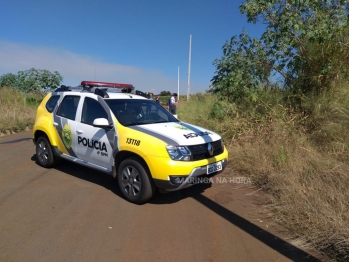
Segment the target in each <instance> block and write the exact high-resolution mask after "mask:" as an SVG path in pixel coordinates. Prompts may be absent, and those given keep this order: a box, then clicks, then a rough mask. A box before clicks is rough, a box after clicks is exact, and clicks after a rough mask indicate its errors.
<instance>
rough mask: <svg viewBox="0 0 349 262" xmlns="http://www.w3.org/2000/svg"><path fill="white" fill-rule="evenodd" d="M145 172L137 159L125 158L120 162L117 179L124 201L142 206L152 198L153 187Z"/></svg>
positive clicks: (145, 169)
mask: <svg viewBox="0 0 349 262" xmlns="http://www.w3.org/2000/svg"><path fill="white" fill-rule="evenodd" d="M147 170H148V169H147V168H145V167H144V164H143V163H142V162H141V161H139V160H138V158H137V157H131V158H127V159H125V160H123V161H122V162H121V164H120V165H119V168H118V175H117V179H118V184H119V188H120V190H121V193H122V194H123V196H124V197H125V199H127V200H128V201H130V202H132V203H135V204H143V203H145V202H147V201H148V200H149V199H150V198H152V196H153V195H154V193H155V185H154V183H153V181H152V180H151V179H150V177H149V174H148V171H147Z"/></svg>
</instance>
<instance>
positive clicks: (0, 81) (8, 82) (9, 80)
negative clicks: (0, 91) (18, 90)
mask: <svg viewBox="0 0 349 262" xmlns="http://www.w3.org/2000/svg"><path fill="white" fill-rule="evenodd" d="M16 83H17V76H16V75H15V74H11V73H9V74H4V75H2V76H1V77H0V87H4V86H8V87H16Z"/></svg>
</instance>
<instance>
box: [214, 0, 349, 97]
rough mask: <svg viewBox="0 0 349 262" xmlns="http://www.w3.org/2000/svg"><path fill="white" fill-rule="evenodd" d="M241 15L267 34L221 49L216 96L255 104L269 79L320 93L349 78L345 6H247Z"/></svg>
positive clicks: (348, 11) (251, 0)
mask: <svg viewBox="0 0 349 262" xmlns="http://www.w3.org/2000/svg"><path fill="white" fill-rule="evenodd" d="M240 11H241V13H242V14H245V15H246V16H247V20H248V22H252V23H257V22H261V23H263V24H265V25H266V30H265V32H264V33H263V34H262V36H261V37H260V39H257V38H254V39H251V38H250V37H249V36H248V35H247V34H246V33H243V34H241V35H240V37H239V38H236V37H232V39H231V40H230V42H227V43H226V44H225V45H224V46H223V57H222V58H221V59H220V60H215V61H214V65H215V66H216V68H217V69H216V75H215V76H214V77H213V79H212V89H211V91H212V92H216V93H220V94H221V90H223V91H224V92H225V93H224V95H225V96H228V97H229V98H232V99H234V100H236V97H239V95H243V96H246V95H250V96H251V94H253V95H252V96H251V97H252V98H254V99H255V98H256V94H257V92H255V90H256V86H258V85H262V86H263V85H268V84H269V83H270V82H269V80H270V79H271V78H274V79H275V78H279V79H280V80H281V83H282V84H283V85H284V87H286V88H291V89H293V90H297V91H300V92H302V93H307V92H311V91H315V92H321V90H322V89H323V88H328V85H329V83H331V81H332V80H333V79H334V78H336V77H338V75H339V74H342V73H343V72H344V71H345V72H348V63H347V61H348V56H349V51H348V49H349V45H348V43H349V42H348V25H349V23H348V17H349V16H348V15H349V4H348V1H347V0H304V1H297V0H291V1H290V0H282V1H280V0H247V1H246V2H244V3H242V4H241V5H240ZM314 49H316V50H317V52H314ZM314 61H316V63H314ZM312 65H314V66H312ZM315 65H316V66H315ZM233 70H234V71H235V72H232V71H233ZM345 72H344V73H345ZM241 90H244V92H241Z"/></svg>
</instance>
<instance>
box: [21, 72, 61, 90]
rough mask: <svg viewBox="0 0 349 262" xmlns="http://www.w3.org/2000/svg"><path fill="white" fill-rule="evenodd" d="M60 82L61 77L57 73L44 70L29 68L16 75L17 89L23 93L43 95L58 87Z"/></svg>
mask: <svg viewBox="0 0 349 262" xmlns="http://www.w3.org/2000/svg"><path fill="white" fill-rule="evenodd" d="M62 81H63V77H62V76H61V75H60V74H59V73H58V72H57V71H54V72H53V73H51V72H50V71H48V70H46V69H43V70H41V69H35V68H31V69H29V70H26V71H19V72H18V74H17V83H18V88H19V89H20V90H21V91H23V92H25V93H37V94H43V93H45V92H47V91H50V90H53V89H55V88H56V87H58V86H59V85H60V84H61V83H62Z"/></svg>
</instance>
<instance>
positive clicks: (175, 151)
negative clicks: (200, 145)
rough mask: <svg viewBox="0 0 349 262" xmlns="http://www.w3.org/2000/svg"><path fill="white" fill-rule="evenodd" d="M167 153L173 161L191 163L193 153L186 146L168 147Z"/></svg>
mask: <svg viewBox="0 0 349 262" xmlns="http://www.w3.org/2000/svg"><path fill="white" fill-rule="evenodd" d="M166 150H167V153H168V154H169V156H170V157H171V159H172V160H179V161H190V160H191V152H190V151H189V149H188V148H187V147H186V146H171V145H168V146H166Z"/></svg>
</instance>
